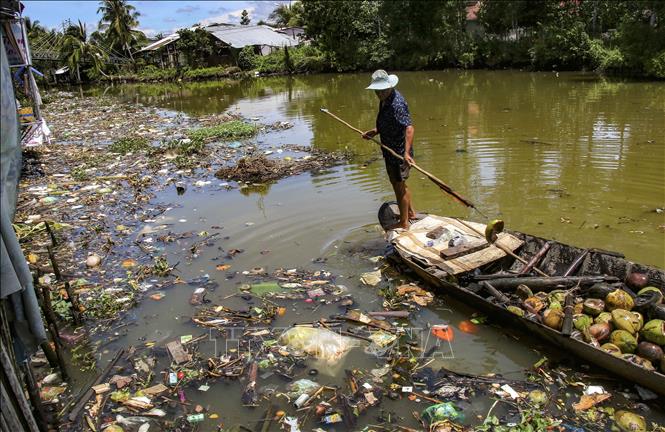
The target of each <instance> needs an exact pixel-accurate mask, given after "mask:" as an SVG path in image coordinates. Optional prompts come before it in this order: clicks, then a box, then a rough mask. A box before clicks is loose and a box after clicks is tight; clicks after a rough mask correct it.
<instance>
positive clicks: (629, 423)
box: [614, 411, 647, 432]
mask: <svg viewBox="0 0 665 432" xmlns="http://www.w3.org/2000/svg"><path fill="white" fill-rule="evenodd" d="M614 424H615V425H616V426H617V427H618V428H619V430H620V431H621V432H646V430H647V422H646V420H644V417H642V416H641V415H638V414H635V413H632V412H630V411H617V412H615V413H614Z"/></svg>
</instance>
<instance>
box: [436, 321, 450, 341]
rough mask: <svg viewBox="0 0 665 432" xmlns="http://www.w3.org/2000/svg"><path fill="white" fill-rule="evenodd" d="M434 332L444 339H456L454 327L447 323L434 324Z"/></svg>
mask: <svg viewBox="0 0 665 432" xmlns="http://www.w3.org/2000/svg"><path fill="white" fill-rule="evenodd" d="M432 334H433V335H434V336H436V337H438V338H439V339H442V340H444V341H448V342H452V341H453V340H454V339H455V334H454V333H453V329H452V328H450V327H449V326H448V325H447V324H437V325H433V326H432Z"/></svg>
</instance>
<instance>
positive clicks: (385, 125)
mask: <svg viewBox="0 0 665 432" xmlns="http://www.w3.org/2000/svg"><path fill="white" fill-rule="evenodd" d="M407 126H411V114H409V106H408V105H407V104H406V100H404V97H403V96H402V95H401V94H400V92H398V91H397V90H393V92H392V93H391V94H390V96H388V98H387V99H386V100H385V101H382V102H381V104H380V105H379V114H378V115H377V116H376V130H377V131H379V134H380V135H381V143H382V144H383V145H385V146H387V147H390V148H391V149H393V150H395V152H396V153H398V154H400V155H402V156H403V155H404V147H405V145H406V141H405V138H406V127H407ZM381 151H382V152H383V157H384V158H386V160H387V161H388V162H392V163H396V164H399V163H400V160H399V159H397V158H396V157H395V156H393V155H391V154H390V153H388V152H387V151H386V150H384V149H381ZM410 154H411V157H413V148H411V152H410Z"/></svg>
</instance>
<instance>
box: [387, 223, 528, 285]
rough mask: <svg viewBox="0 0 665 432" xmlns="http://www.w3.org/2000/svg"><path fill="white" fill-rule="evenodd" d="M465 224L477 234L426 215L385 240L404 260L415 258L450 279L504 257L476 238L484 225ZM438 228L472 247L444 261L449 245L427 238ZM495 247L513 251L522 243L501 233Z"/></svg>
mask: <svg viewBox="0 0 665 432" xmlns="http://www.w3.org/2000/svg"><path fill="white" fill-rule="evenodd" d="M464 223H466V224H467V225H470V226H472V227H473V228H475V229H476V230H478V232H475V231H474V230H473V229H471V228H469V227H467V226H465V225H464V224H462V223H461V222H460V221H458V220H457V219H454V218H448V217H443V216H435V215H428V216H426V217H425V218H423V219H421V220H419V221H418V222H416V223H414V224H412V225H411V227H410V228H409V230H408V231H404V230H396V231H390V232H389V234H388V240H389V241H390V242H391V243H392V244H393V245H394V246H395V248H396V249H397V250H398V251H399V252H400V254H402V255H403V256H408V257H412V258H415V259H417V260H419V261H421V262H424V263H426V264H428V265H430V266H436V267H438V268H440V269H441V270H443V271H445V272H446V273H448V274H452V275H455V274H459V273H464V272H468V271H472V270H474V269H476V268H478V267H480V266H483V265H485V264H489V263H491V262H493V261H496V260H498V259H501V258H503V257H505V256H506V253H505V252H504V251H502V250H501V249H499V248H498V247H496V246H494V245H490V244H487V243H486V241H485V237H484V235H482V234H479V233H483V232H485V224H481V223H476V222H469V221H464ZM439 227H442V228H446V229H447V230H448V232H450V233H453V234H454V235H457V236H460V237H463V238H464V242H463V243H464V244H467V245H472V246H475V247H472V248H470V249H469V253H467V254H461V255H460V254H456V253H453V254H452V255H453V256H455V257H454V258H450V259H447V258H445V255H446V253H445V252H446V251H450V250H451V249H452V248H453V247H451V246H449V245H448V241H437V239H432V238H428V237H427V233H430V232H432V231H434V230H436V229H437V228H439ZM497 243H500V244H501V246H503V247H505V248H506V249H510V250H511V251H514V250H515V249H517V248H519V247H520V246H521V245H522V243H523V241H522V240H520V239H518V238H517V237H515V236H513V235H511V234H508V233H500V234H499V236H498V239H497ZM457 249H459V248H457ZM442 251H443V252H444V253H443V254H442ZM442 255H443V256H442Z"/></svg>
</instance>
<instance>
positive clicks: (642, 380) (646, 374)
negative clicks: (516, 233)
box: [396, 234, 665, 395]
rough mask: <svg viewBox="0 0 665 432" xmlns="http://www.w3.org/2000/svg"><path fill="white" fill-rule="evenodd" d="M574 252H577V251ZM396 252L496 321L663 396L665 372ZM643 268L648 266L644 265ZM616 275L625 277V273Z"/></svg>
mask: <svg viewBox="0 0 665 432" xmlns="http://www.w3.org/2000/svg"><path fill="white" fill-rule="evenodd" d="M520 236H521V237H523V238H530V239H532V240H542V242H538V243H543V242H544V241H545V240H543V239H539V238H536V237H531V236H527V235H524V234H522V235H520ZM527 240H528V239H527ZM559 245H561V244H559ZM561 246H565V245H561ZM570 248H571V249H573V250H580V249H577V248H573V247H570ZM571 253H573V254H574V252H571ZM396 255H397V256H398V257H399V258H400V260H401V261H402V262H403V263H404V264H406V265H407V266H408V267H409V268H411V269H412V270H413V271H414V272H415V273H416V274H417V275H418V276H419V277H420V278H421V279H422V280H423V281H425V282H426V283H427V284H429V285H431V286H433V287H436V288H438V289H440V290H441V291H443V292H444V293H446V294H449V295H452V296H453V297H455V298H457V299H458V300H460V301H462V302H464V303H466V304H468V305H470V306H472V307H474V308H476V309H478V310H480V311H482V312H483V313H485V314H486V315H488V316H490V317H491V319H492V320H493V321H496V322H500V323H502V324H507V325H510V326H511V327H513V328H516V329H518V330H520V331H523V332H525V333H527V334H530V335H535V336H537V337H538V338H539V339H541V340H543V341H546V342H549V343H551V344H553V345H555V346H558V347H561V348H562V349H564V350H566V352H570V353H572V354H574V355H576V356H578V357H579V358H581V359H584V360H586V361H587V362H589V363H592V364H595V365H597V366H600V367H602V368H603V369H605V370H607V371H609V372H611V373H612V374H614V375H615V376H618V377H621V378H623V379H625V380H627V381H629V382H632V383H635V384H638V385H640V386H642V387H645V388H648V389H650V390H652V391H654V392H656V393H658V394H660V395H665V375H663V374H662V373H659V372H657V371H649V370H647V369H645V368H643V367H641V366H638V365H636V364H634V363H631V362H629V361H627V360H624V359H622V358H618V357H615V356H613V355H611V354H608V353H605V352H604V351H602V350H600V349H597V348H594V347H593V346H591V345H589V344H587V343H584V342H582V341H578V340H576V339H572V338H570V337H567V336H564V335H563V334H561V333H560V332H558V331H556V330H554V329H551V328H549V327H547V326H544V325H542V324H540V323H538V322H535V321H532V320H529V319H526V318H522V317H519V316H517V315H515V314H513V313H512V312H510V311H508V310H507V309H505V308H503V307H501V306H499V305H496V304H494V303H492V302H490V301H488V300H486V299H485V298H483V297H482V296H480V295H478V294H476V293H474V292H473V291H471V290H469V289H467V288H464V287H462V286H460V285H458V284H457V283H453V282H449V281H448V280H447V278H446V276H447V275H446V274H445V273H444V272H441V271H440V270H438V269H435V268H432V267H430V268H426V267H425V266H423V265H421V264H419V263H418V262H415V261H414V260H412V259H411V258H410V257H408V256H403V255H401V254H400V253H399V251H396ZM617 255H618V254H610V255H609V258H611V259H613V260H622V258H621V257H620V256H617ZM642 268H648V267H644V266H642ZM650 269H651V270H650V273H654V276H657V278H659V279H660V280H661V281H662V273H663V272H662V271H660V270H658V269H653V268H650ZM617 276H618V277H623V276H625V275H617Z"/></svg>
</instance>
